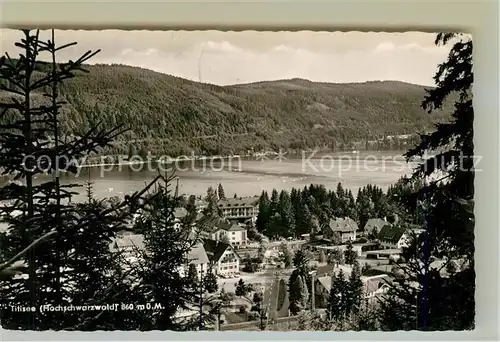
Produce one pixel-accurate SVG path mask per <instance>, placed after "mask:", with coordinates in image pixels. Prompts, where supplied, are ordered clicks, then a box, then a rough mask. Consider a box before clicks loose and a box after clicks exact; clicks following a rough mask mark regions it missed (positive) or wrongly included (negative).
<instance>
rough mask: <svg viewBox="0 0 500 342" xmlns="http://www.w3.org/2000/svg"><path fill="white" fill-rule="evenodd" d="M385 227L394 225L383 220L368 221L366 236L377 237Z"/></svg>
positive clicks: (365, 228)
mask: <svg viewBox="0 0 500 342" xmlns="http://www.w3.org/2000/svg"><path fill="white" fill-rule="evenodd" d="M384 226H392V224H391V223H389V222H387V221H386V220H383V219H381V218H371V219H369V220H368V221H366V224H365V227H364V229H363V230H364V233H365V234H366V235H370V234H372V235H373V236H377V235H378V233H379V232H380V231H381V230H382V228H383V227H384Z"/></svg>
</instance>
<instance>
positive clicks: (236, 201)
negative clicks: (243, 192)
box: [218, 196, 259, 208]
mask: <svg viewBox="0 0 500 342" xmlns="http://www.w3.org/2000/svg"><path fill="white" fill-rule="evenodd" d="M258 201H259V196H253V197H237V198H227V199H221V200H219V202H218V205H219V207H221V208H230V207H254V206H256V205H257V202H258Z"/></svg>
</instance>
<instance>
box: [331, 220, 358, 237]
mask: <svg viewBox="0 0 500 342" xmlns="http://www.w3.org/2000/svg"><path fill="white" fill-rule="evenodd" d="M329 226H330V229H331V230H332V231H334V232H340V233H349V232H353V231H354V232H355V231H356V230H358V224H357V223H356V222H355V221H354V220H353V219H351V218H349V217H346V218H332V219H330V225H329Z"/></svg>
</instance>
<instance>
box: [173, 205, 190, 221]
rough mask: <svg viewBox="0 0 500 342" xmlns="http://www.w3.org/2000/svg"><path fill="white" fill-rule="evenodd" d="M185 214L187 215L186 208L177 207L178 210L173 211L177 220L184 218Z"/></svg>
mask: <svg viewBox="0 0 500 342" xmlns="http://www.w3.org/2000/svg"><path fill="white" fill-rule="evenodd" d="M187 214H188V212H187V210H186V208H182V207H179V208H175V209H174V216H175V218H177V219H182V218H184V217H186V216H187Z"/></svg>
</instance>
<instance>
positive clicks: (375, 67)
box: [0, 29, 449, 86]
mask: <svg viewBox="0 0 500 342" xmlns="http://www.w3.org/2000/svg"><path fill="white" fill-rule="evenodd" d="M0 32H1V33H0V44H1V45H0V48H1V50H2V52H8V53H9V54H11V55H12V56H15V55H17V54H18V53H19V49H18V48H16V47H15V46H14V42H15V41H17V40H18V39H19V38H20V37H21V33H20V32H19V31H13V30H8V29H1V30H0ZM49 34H50V32H49V31H43V32H42V34H41V36H42V37H43V38H49ZM435 36H436V35H435V34H432V33H423V32H405V33H378V32H366V33H365V32H345V33H344V32H311V31H300V32H285V31H283V32H257V31H244V32H222V31H146V30H143V31H121V30H103V31H83V30H79V31H74V30H67V31H59V30H57V31H56V32H55V37H56V43H57V44H58V45H63V44H66V43H70V42H74V41H76V42H78V44H77V45H76V46H74V47H71V48H68V49H66V50H62V51H61V52H59V54H58V60H59V61H66V60H68V59H76V58H78V57H79V56H80V55H81V54H82V53H84V52H86V51H87V50H97V49H101V52H100V53H99V54H98V55H96V56H95V57H94V58H92V60H91V61H90V62H89V63H92V64H94V63H104V64H126V65H132V66H139V67H143V68H147V69H151V70H155V71H158V72H162V73H166V74H170V75H174V76H178V77H183V78H187V79H190V80H194V81H199V82H205V83H213V84H217V85H228V84H237V83H250V82H257V81H269V80H277V79H291V78H303V79H308V80H311V81H320V82H333V83H349V82H365V81H373V80H382V81H384V80H397V81H403V82H409V83H414V84H420V85H426V86H429V85H434V81H433V79H432V77H433V76H434V74H435V72H436V68H437V66H438V64H440V63H442V62H443V61H444V60H445V58H446V56H447V53H448V51H449V47H446V46H445V47H436V46H435V45H434V39H435ZM2 54H3V53H2Z"/></svg>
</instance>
